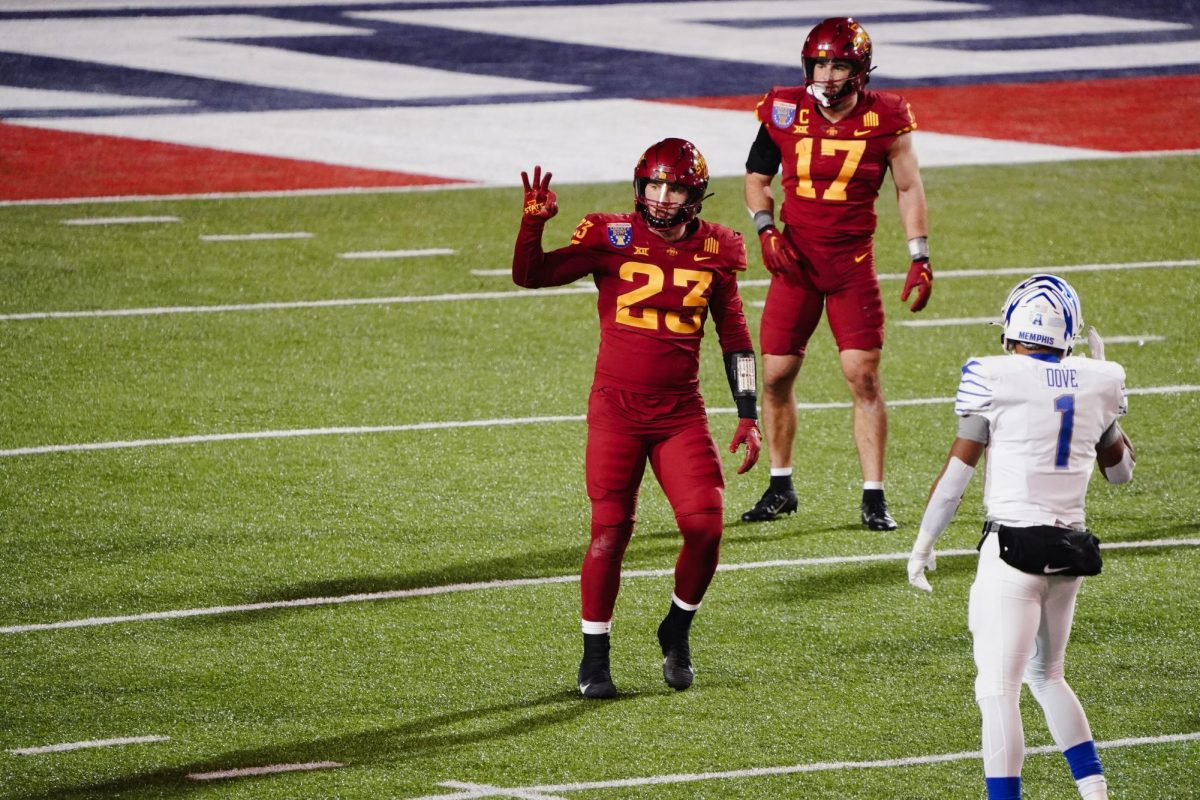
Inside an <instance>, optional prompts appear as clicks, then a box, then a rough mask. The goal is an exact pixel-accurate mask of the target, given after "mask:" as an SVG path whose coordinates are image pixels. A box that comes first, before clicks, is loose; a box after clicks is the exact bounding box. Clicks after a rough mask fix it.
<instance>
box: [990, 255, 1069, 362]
mask: <svg viewBox="0 0 1200 800" xmlns="http://www.w3.org/2000/svg"><path fill="white" fill-rule="evenodd" d="M1000 325H1001V326H1003V328H1004V332H1003V333H1002V334H1001V336H1000V342H1001V344H1002V345H1003V346H1004V349H1005V350H1012V348H1013V347H1014V346H1015V345H1016V344H1018V343H1020V344H1024V345H1027V346H1029V347H1048V348H1051V349H1053V350H1059V351H1061V352H1062V354H1063V355H1064V356H1066V355H1070V353H1071V348H1072V347H1073V346H1074V343H1075V340H1076V339H1078V338H1079V332H1080V331H1081V330H1082V329H1083V309H1082V306H1081V305H1080V303H1079V295H1078V294H1076V292H1075V290H1074V289H1073V288H1072V287H1071V284H1069V283H1067V282H1066V281H1065V280H1063V279H1062V278H1060V277H1058V276H1057V275H1049V274H1038V275H1033V276H1031V277H1029V278H1026V279H1025V280H1023V281H1021V282H1020V283H1019V284H1017V285H1016V286H1015V287H1014V288H1013V290H1012V291H1011V292H1009V293H1008V298H1007V299H1006V300H1005V301H1004V305H1003V306H1002V307H1001V320H1000Z"/></svg>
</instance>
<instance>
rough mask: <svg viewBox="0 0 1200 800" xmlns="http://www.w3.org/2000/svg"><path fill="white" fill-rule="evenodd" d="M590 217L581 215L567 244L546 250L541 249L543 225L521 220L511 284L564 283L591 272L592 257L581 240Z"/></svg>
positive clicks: (532, 286) (539, 286) (586, 229)
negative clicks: (581, 219) (581, 218)
mask: <svg viewBox="0 0 1200 800" xmlns="http://www.w3.org/2000/svg"><path fill="white" fill-rule="evenodd" d="M589 219H590V218H589V217H584V218H583V221H582V222H580V223H579V226H578V227H576V228H575V233H573V234H572V235H571V244H570V245H568V246H566V247H561V248H559V249H557V250H552V251H550V252H549V253H546V252H544V251H543V249H542V229H543V228H544V227H545V226H544V225H543V224H538V223H533V224H529V223H526V222H524V221H522V223H521V228H520V230H519V231H518V233H517V242H516V245H515V247H514V248H513V263H512V278H513V283H515V284H517V285H518V286H523V287H525V288H527V289H539V288H542V287H544V286H564V285H566V284H568V283H574V282H575V281H577V280H579V279H580V278H582V277H583V276H584V275H588V274H589V273H591V272H592V271H593V270H594V269H595V258H594V256H593V254H592V252H591V249H590V248H589V247H587V246H586V244H585V241H584V240H585V237H584V234H586V233H587V232H588V231H590V229H591V227H592V226H593V225H594V223H593V222H590V221H589ZM580 245H584V246H580Z"/></svg>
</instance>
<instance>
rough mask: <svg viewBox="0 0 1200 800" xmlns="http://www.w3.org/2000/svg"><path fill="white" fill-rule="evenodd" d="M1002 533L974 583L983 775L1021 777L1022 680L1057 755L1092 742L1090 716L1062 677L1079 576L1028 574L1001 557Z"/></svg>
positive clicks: (992, 540)
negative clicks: (1034, 701)
mask: <svg viewBox="0 0 1200 800" xmlns="http://www.w3.org/2000/svg"><path fill="white" fill-rule="evenodd" d="M999 538H1000V537H999V536H997V535H996V534H994V533H992V534H989V535H988V537H987V539H986V540H985V541H984V543H983V548H982V549H981V551H980V554H979V569H978V571H977V572H976V574H975V583H973V584H972V585H971V602H970V611H969V625H970V628H971V634H972V636H973V637H974V643H975V644H974V650H975V667H976V669H977V675H976V678H975V699H976V701H977V702H978V703H979V710H980V712H981V713H982V715H983V774H984V776H985V777H988V778H1001V777H1017V776H1019V775H1020V774H1021V765H1022V763H1023V762H1024V760H1025V733H1024V730H1023V729H1022V727H1021V712H1020V708H1019V703H1020V699H1021V682H1022V680H1024V682H1026V683H1028V684H1029V689H1030V691H1032V692H1033V696H1034V698H1036V699H1037V701H1038V703H1039V704H1040V705H1041V707H1042V711H1043V712H1044V713H1045V715H1046V724H1047V725H1048V726H1049V728H1050V735H1051V736H1053V737H1054V743H1055V744H1056V745H1057V746H1058V748H1059V750H1060V751H1062V750H1067V749H1069V748H1071V747H1074V746H1075V745H1077V744H1080V743H1082V742H1086V741H1089V740H1090V739H1091V738H1092V733H1091V729H1090V727H1089V726H1088V721H1087V715H1086V714H1084V712H1083V707H1082V706H1081V705H1080V704H1079V700H1078V699H1077V698H1076V697H1075V693H1074V692H1073V691H1071V687H1070V686H1068V685H1067V682H1066V680H1064V679H1063V661H1064V658H1065V656H1066V651H1067V640H1068V639H1069V638H1070V635H1071V622H1072V620H1073V618H1074V615H1075V595H1076V594H1077V593H1078V592H1079V587H1080V585H1081V584H1082V582H1083V579H1082V578H1079V577H1069V576H1064V575H1031V574H1029V573H1026V572H1021V571H1020V570H1018V569H1015V568H1014V567H1010V566H1009V565H1008V564H1005V563H1004V561H1002V560H1001V559H1000V545H999Z"/></svg>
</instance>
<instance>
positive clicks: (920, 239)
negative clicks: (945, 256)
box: [908, 236, 929, 261]
mask: <svg viewBox="0 0 1200 800" xmlns="http://www.w3.org/2000/svg"><path fill="white" fill-rule="evenodd" d="M908 254H909V255H910V256H912V260H913V261H928V260H929V237H928V236H914V237H913V238H911V239H909V240H908Z"/></svg>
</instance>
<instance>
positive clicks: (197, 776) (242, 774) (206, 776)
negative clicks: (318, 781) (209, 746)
mask: <svg viewBox="0 0 1200 800" xmlns="http://www.w3.org/2000/svg"><path fill="white" fill-rule="evenodd" d="M344 766H346V765H345V764H343V763H341V762H340V761H310V762H308V763H306V764H269V765H267V766H265V767H241V768H238V769H223V770H217V771H216V772H192V773H189V774H188V776H187V777H188V780H192V781H219V780H224V779H226V778H253V777H257V776H259V775H274V774H277V773H280V772H311V771H312V770H314V769H336V768H337V767H344Z"/></svg>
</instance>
